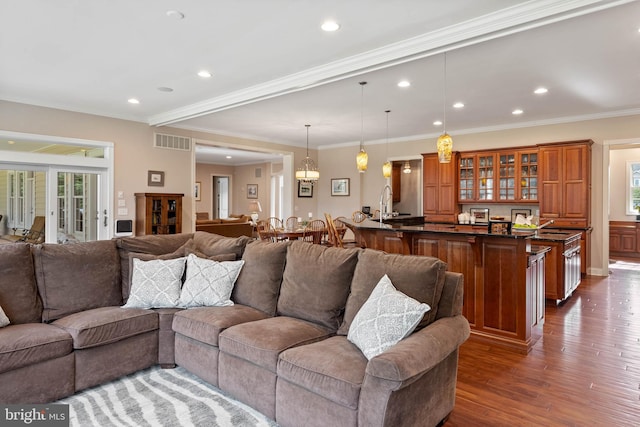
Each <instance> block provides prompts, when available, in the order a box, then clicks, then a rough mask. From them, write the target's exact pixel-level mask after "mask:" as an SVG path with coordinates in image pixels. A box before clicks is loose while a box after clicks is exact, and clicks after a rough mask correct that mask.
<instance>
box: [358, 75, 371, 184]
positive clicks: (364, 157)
mask: <svg viewBox="0 0 640 427" xmlns="http://www.w3.org/2000/svg"><path fill="white" fill-rule="evenodd" d="M366 84H367V82H360V87H361V88H362V89H361V94H360V152H359V153H358V155H357V156H356V166H357V167H358V172H360V173H365V172H366V171H367V163H369V155H368V154H367V152H366V151H364V85H366Z"/></svg>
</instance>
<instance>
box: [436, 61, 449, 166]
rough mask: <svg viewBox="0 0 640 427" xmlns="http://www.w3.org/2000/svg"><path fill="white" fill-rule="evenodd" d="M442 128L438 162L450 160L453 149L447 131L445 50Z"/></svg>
mask: <svg viewBox="0 0 640 427" xmlns="http://www.w3.org/2000/svg"><path fill="white" fill-rule="evenodd" d="M442 107H443V108H442V110H443V118H442V124H443V128H444V129H443V130H444V133H443V134H442V135H440V136H439V137H438V143H437V148H438V161H439V162H440V163H449V162H451V151H452V149H453V139H452V138H451V135H449V134H448V133H447V52H445V53H444V96H443V106H442Z"/></svg>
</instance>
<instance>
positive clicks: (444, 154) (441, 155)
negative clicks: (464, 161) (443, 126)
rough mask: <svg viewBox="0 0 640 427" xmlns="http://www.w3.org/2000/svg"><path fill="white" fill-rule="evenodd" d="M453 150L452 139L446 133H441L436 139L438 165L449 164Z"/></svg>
mask: <svg viewBox="0 0 640 427" xmlns="http://www.w3.org/2000/svg"><path fill="white" fill-rule="evenodd" d="M452 149H453V139H451V135H449V134H448V133H446V132H445V133H443V134H442V135H440V137H439V138H438V161H439V162H440V163H449V162H451V150H452Z"/></svg>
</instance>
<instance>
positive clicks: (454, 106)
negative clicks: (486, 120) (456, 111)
mask: <svg viewBox="0 0 640 427" xmlns="http://www.w3.org/2000/svg"><path fill="white" fill-rule="evenodd" d="M463 107H464V104H463V103H462V102H456V103H455V104H453V108H463Z"/></svg>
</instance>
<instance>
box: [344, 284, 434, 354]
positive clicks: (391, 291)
mask: <svg viewBox="0 0 640 427" xmlns="http://www.w3.org/2000/svg"><path fill="white" fill-rule="evenodd" d="M430 309H431V307H429V305H428V304H424V303H421V302H418V301H416V300H415V299H413V298H411V297H408V296H407V295H405V294H403V293H402V292H400V291H398V290H397V289H396V288H395V287H394V286H393V283H391V280H390V279H389V277H388V276H387V275H386V274H385V275H384V276H383V277H382V279H380V281H379V282H378V284H377V285H376V287H375V288H374V289H373V292H371V295H370V296H369V298H368V299H367V301H366V302H365V303H364V305H363V306H362V307H361V308H360V310H359V311H358V313H357V314H356V316H355V317H354V318H353V322H352V323H351V327H350V328H349V334H348V335H347V339H348V340H349V341H351V342H352V343H354V344H355V345H356V346H357V347H358V348H359V349H360V350H361V351H362V353H363V354H364V355H365V357H366V358H367V359H369V360H371V359H372V358H373V357H376V356H377V355H379V354H380V353H382V352H384V351H385V350H387V349H389V348H391V347H393V346H394V345H396V344H397V343H398V342H400V340H402V339H403V338H405V337H407V336H409V334H411V332H413V330H414V329H415V328H416V326H417V325H418V323H420V320H421V319H422V317H423V316H424V314H425V313H426V312H427V311H429V310H430Z"/></svg>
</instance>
